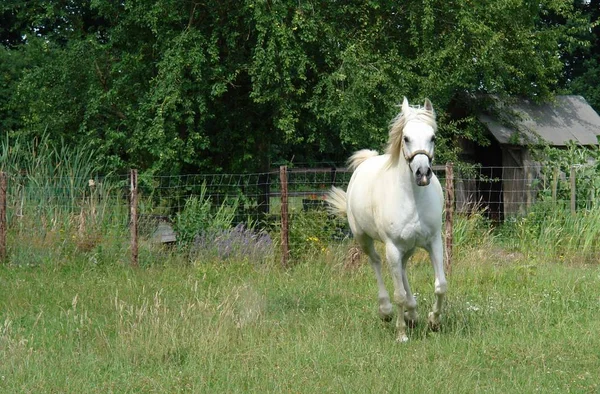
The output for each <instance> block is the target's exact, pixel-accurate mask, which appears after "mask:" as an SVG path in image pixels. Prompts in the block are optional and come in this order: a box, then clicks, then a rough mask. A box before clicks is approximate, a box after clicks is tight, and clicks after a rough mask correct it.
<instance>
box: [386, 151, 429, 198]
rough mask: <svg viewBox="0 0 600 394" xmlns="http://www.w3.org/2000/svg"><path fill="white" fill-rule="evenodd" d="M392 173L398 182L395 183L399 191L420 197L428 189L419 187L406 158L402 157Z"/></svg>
mask: <svg viewBox="0 0 600 394" xmlns="http://www.w3.org/2000/svg"><path fill="white" fill-rule="evenodd" d="M392 172H393V173H394V174H393V175H392V176H393V177H394V178H395V180H396V181H395V182H394V183H395V184H396V186H397V187H398V188H399V189H401V190H402V191H405V192H406V193H410V194H412V195H414V196H419V195H420V194H421V193H423V192H425V190H426V189H427V188H425V187H422V186H417V184H416V182H415V180H414V178H413V174H412V170H411V169H410V166H409V164H408V162H407V161H406V160H405V159H404V157H400V159H399V160H398V163H396V165H395V166H394V168H393V171H392Z"/></svg>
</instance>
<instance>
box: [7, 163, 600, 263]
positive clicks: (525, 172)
mask: <svg viewBox="0 0 600 394" xmlns="http://www.w3.org/2000/svg"><path fill="white" fill-rule="evenodd" d="M447 168H448V167H447V166H437V167H435V168H434V172H435V173H436V175H437V176H438V178H439V179H440V182H441V183H442V185H443V187H444V188H445V189H446V198H447V200H449V199H452V200H453V204H452V208H453V211H454V212H455V213H456V215H457V217H461V216H468V215H471V214H474V213H475V214H478V215H480V216H484V217H485V218H486V219H487V220H489V221H491V222H493V223H502V222H506V221H510V220H516V219H515V218H517V219H518V218H522V217H524V216H527V215H528V214H529V213H530V212H532V210H535V209H536V207H540V206H543V209H552V210H559V211H561V212H563V211H564V212H569V213H571V214H575V213H576V212H586V211H589V210H591V209H594V208H597V201H598V197H599V195H600V185H599V184H598V178H597V177H596V176H595V172H594V171H591V170H590V168H589V167H585V166H579V167H570V168H568V169H563V170H562V171H561V170H560V169H559V168H558V167H555V168H542V167H540V166H531V167H527V168H521V167H519V168H517V167H513V168H510V167H474V166H456V167H454V168H453V175H452V180H453V185H454V187H453V188H452V190H447V188H446V186H447V185H448V179H447V177H446V175H447V174H446V171H447ZM351 175H352V174H351V172H350V171H349V170H347V169H346V168H343V167H327V168H287V167H286V168H285V173H284V175H283V176H282V172H281V169H277V170H273V171H270V172H264V173H255V174H203V175H182V176H148V175H143V174H142V175H139V177H137V182H136V183H135V185H132V182H131V175H123V176H106V177H98V178H94V179H82V178H75V177H61V178H52V179H45V180H44V181H43V182H40V181H39V179H37V178H31V177H28V176H27V175H23V174H17V175H14V174H4V175H3V177H2V179H4V181H5V182H6V187H1V186H2V184H1V182H0V194H2V195H3V196H0V206H5V209H4V210H2V209H0V256H1V257H2V258H3V259H6V258H8V259H9V260H11V261H13V262H15V263H22V262H28V261H30V260H32V259H35V258H34V256H35V255H36V253H35V250H36V249H60V253H61V256H70V255H73V254H76V253H79V252H83V253H92V254H93V253H94V252H95V251H97V250H98V249H99V248H104V249H105V250H106V249H107V248H108V246H107V245H110V247H111V248H112V255H113V256H114V259H115V260H117V261H123V262H127V261H128V260H129V256H130V255H131V254H132V253H133V252H135V251H136V250H137V249H136V248H137V242H138V241H139V242H141V243H142V244H143V248H142V251H141V252H140V253H141V257H140V258H142V259H143V258H144V250H145V249H144V248H145V247H146V246H147V245H153V246H152V247H157V248H168V247H171V248H173V247H174V246H175V248H176V250H177V251H178V252H180V253H183V254H185V255H186V256H187V257H189V258H200V257H201V256H202V253H201V252H202V250H205V249H212V250H213V252H214V254H216V255H218V256H220V257H227V256H230V255H232V253H233V251H234V250H237V251H238V252H240V251H241V252H245V255H246V256H250V257H251V258H257V259H259V258H261V256H263V255H265V254H266V253H267V251H268V253H270V254H272V255H280V256H285V255H287V254H289V255H290V256H291V257H301V256H303V255H305V254H306V253H319V252H322V251H325V250H326V249H327V248H328V247H329V246H330V245H331V244H333V243H340V242H345V241H346V240H348V239H350V238H351V233H350V231H349V228H348V225H347V223H346V222H345V220H343V219H339V218H335V217H333V216H331V215H329V214H328V212H327V210H326V209H325V208H326V203H325V196H326V194H327V192H328V190H329V189H330V188H331V186H337V187H340V188H345V187H346V186H347V185H348V182H349V181H350V178H351ZM134 187H135V192H136V194H135V196H136V201H132V189H133V188H134ZM2 191H4V192H3V193H2ZM3 199H4V200H3ZM132 203H133V204H134V205H135V212H134V211H132ZM398 203H399V204H401V203H402V202H398ZM537 209H539V208H537ZM447 211H448V208H447ZM132 215H133V216H134V217H133V218H132ZM2 216H4V218H2ZM284 216H285V217H284ZM450 220H451V221H452V220H454V219H453V218H452V217H451V218H450ZM532 220H538V221H542V220H543V215H536V216H535V217H533V218H532ZM132 223H133V224H135V226H136V229H135V232H133V231H132V230H131V225H132ZM449 228H450V229H451V228H452V227H451V226H450V227H449ZM446 230H447V231H446V232H448V227H446ZM450 233H452V230H450ZM450 236H451V234H450ZM132 238H136V240H135V242H136V243H133V240H132ZM138 238H139V239H138ZM453 242H454V241H452V238H450V241H447V247H448V248H449V247H451V245H452V243H453ZM286 244H287V245H286ZM285 248H287V250H286V249H285ZM147 253H149V252H147ZM134 254H136V255H137V253H134ZM242 254H244V253H242ZM134 260H137V257H136V258H135V259H134ZM33 263H35V261H33Z"/></svg>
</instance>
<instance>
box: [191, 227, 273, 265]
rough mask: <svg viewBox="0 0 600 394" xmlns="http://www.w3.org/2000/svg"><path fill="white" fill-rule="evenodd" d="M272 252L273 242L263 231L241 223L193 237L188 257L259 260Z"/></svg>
mask: <svg viewBox="0 0 600 394" xmlns="http://www.w3.org/2000/svg"><path fill="white" fill-rule="evenodd" d="M272 251H273V241H272V240H271V237H270V236H269V234H268V233H267V232H265V231H256V230H254V229H250V228H246V227H245V226H244V224H243V223H240V224H238V225H237V226H235V227H234V228H231V229H227V230H213V231H204V232H202V233H200V234H198V235H196V236H195V237H194V242H193V243H192V246H191V248H190V257H191V258H192V259H195V258H197V257H199V256H204V255H209V256H215V257H218V258H220V259H223V260H225V259H228V258H231V257H235V258H244V257H247V258H248V259H251V260H260V259H263V258H265V257H267V256H268V255H269V254H271V253H272Z"/></svg>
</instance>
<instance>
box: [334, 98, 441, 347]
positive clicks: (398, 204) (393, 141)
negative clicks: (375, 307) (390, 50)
mask: <svg viewBox="0 0 600 394" xmlns="http://www.w3.org/2000/svg"><path fill="white" fill-rule="evenodd" d="M436 129H437V124H436V121H435V112H434V110H433V106H432V104H431V102H430V101H429V100H428V99H426V100H425V105H424V106H423V107H422V108H413V107H411V106H409V104H408V100H407V99H406V97H405V98H404V101H403V103H402V111H401V112H400V113H399V114H398V116H396V118H394V120H393V121H392V123H391V126H390V131H389V141H388V145H387V149H386V153H385V154H383V155H379V153H378V152H376V151H372V150H367V149H364V150H360V151H358V152H356V153H355V154H354V155H352V157H351V158H350V160H349V167H350V168H351V169H352V170H353V171H354V173H353V174H352V178H351V179H350V184H349V185H348V191H347V192H344V191H343V190H341V189H338V188H336V187H334V188H332V190H331V191H330V192H329V195H328V196H327V201H328V202H329V205H330V207H331V211H332V212H334V213H336V214H338V215H340V216H347V217H348V222H349V224H350V229H351V230H352V234H354V238H355V239H356V241H357V242H358V244H359V245H360V247H361V249H362V250H363V251H364V252H365V253H366V254H367V255H368V256H369V259H370V262H371V266H372V267H373V270H374V271H375V276H376V278H377V286H378V288H379V314H380V316H381V318H382V319H384V320H386V321H389V320H391V317H392V304H391V303H390V296H389V293H388V292H387V290H386V288H385V284H384V282H383V279H382V276H381V258H380V257H379V255H378V254H377V252H376V251H375V248H374V245H373V241H374V240H379V241H381V242H383V243H384V244H385V251H386V257H387V261H388V264H389V268H390V271H391V274H392V278H393V283H394V302H395V303H396V304H397V306H398V316H397V319H396V329H397V335H398V336H397V340H398V341H399V342H406V341H408V337H407V335H406V323H407V322H408V323H409V324H411V325H412V324H414V323H416V321H417V318H418V315H417V312H416V307H417V301H416V300H415V297H414V296H413V294H412V293H411V291H410V287H409V285H408V279H407V276H406V264H407V262H408V259H409V258H410V256H411V255H412V254H413V253H414V251H415V248H416V247H421V248H423V249H425V250H426V251H427V252H429V257H430V259H431V262H432V264H433V270H434V273H435V295H436V302H435V305H434V307H433V311H432V312H430V313H429V316H428V323H429V326H430V328H432V329H438V328H439V325H440V314H441V310H442V303H443V300H444V295H445V293H446V287H447V285H446V277H445V275H444V268H443V244H442V236H441V231H442V207H443V205H444V196H443V193H442V187H441V186H440V182H439V181H438V179H437V177H436V176H435V175H434V174H433V172H432V171H431V162H432V160H433V149H434V141H435V132H436ZM405 320H406V321H405Z"/></svg>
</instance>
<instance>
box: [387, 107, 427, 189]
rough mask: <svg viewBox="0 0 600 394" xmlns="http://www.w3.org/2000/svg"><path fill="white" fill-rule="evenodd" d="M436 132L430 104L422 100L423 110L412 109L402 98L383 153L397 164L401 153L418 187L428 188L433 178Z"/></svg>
mask: <svg viewBox="0 0 600 394" xmlns="http://www.w3.org/2000/svg"><path fill="white" fill-rule="evenodd" d="M436 129H437V125H436V122H435V111H434V110H433V105H432V104H431V101H429V99H425V104H424V105H423V107H421V108H412V107H411V106H410V105H409V104H408V100H407V99H406V97H405V98H404V101H403V102H402V112H401V113H400V114H399V115H398V116H397V117H396V119H394V121H393V122H392V126H391V129H390V141H389V143H388V149H387V150H388V153H390V154H391V160H392V161H393V162H397V161H398V160H401V155H400V152H402V156H404V159H406V162H407V163H408V166H409V167H410V170H411V172H412V173H413V176H414V179H415V182H416V183H417V185H418V186H427V185H429V182H430V180H431V176H432V175H433V173H432V170H431V163H432V161H433V151H434V142H435V132H436Z"/></svg>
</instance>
